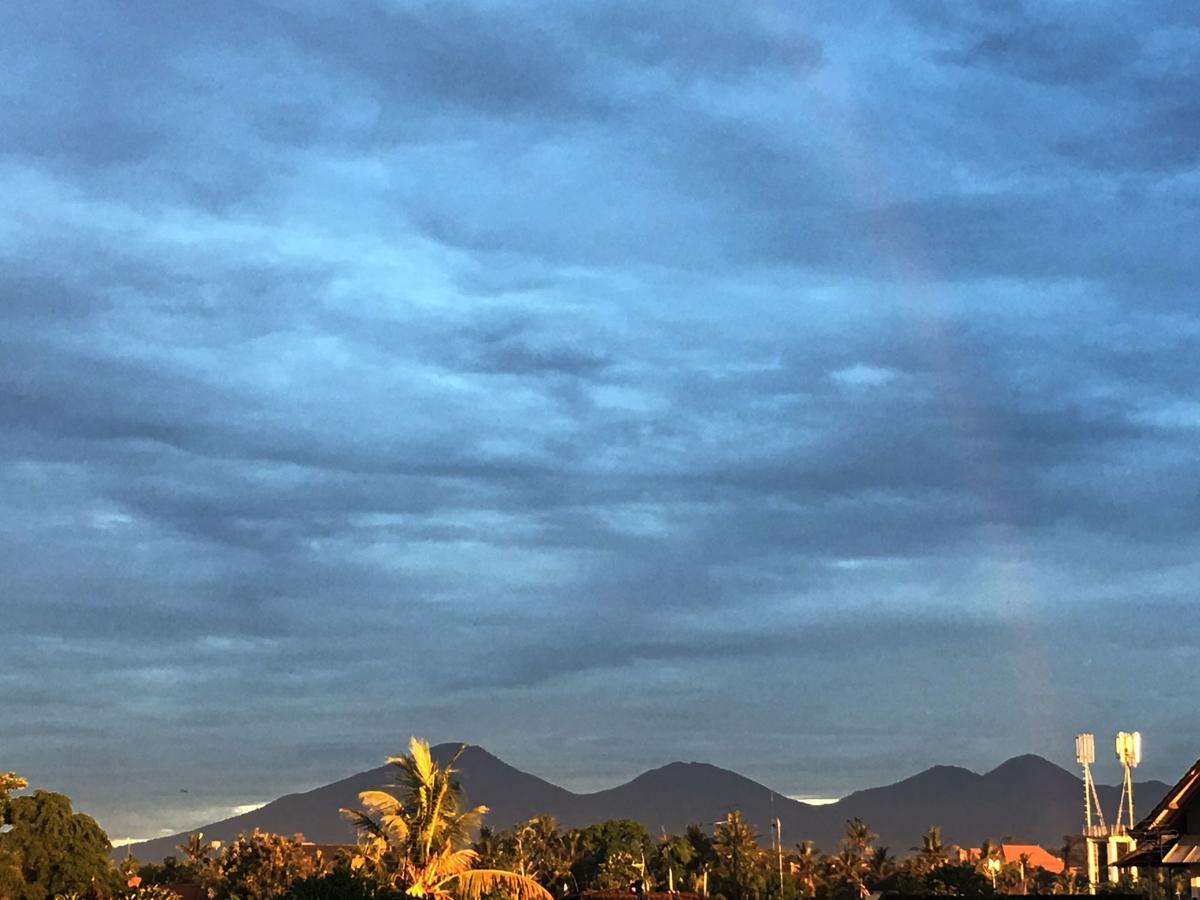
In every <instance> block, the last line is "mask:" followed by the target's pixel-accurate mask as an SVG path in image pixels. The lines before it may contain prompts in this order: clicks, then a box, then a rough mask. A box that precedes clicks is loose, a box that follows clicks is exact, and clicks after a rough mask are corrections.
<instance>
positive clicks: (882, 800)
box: [115, 744, 1168, 861]
mask: <svg viewBox="0 0 1200 900" xmlns="http://www.w3.org/2000/svg"><path fill="white" fill-rule="evenodd" d="M457 746H458V745H457V744H439V745H438V746H436V747H434V748H433V752H434V755H435V757H437V758H438V759H439V760H443V761H444V760H446V759H448V758H449V756H450V754H451V753H452V752H453V751H454V750H455V749H456V748H457ZM458 767H459V769H460V770H461V772H462V775H461V778H462V782H463V787H464V789H465V790H466V792H467V794H468V795H469V797H470V799H471V802H472V803H484V804H486V805H487V806H488V808H489V810H490V812H489V813H488V816H487V822H488V824H489V825H492V826H493V827H497V828H506V827H508V826H510V825H513V824H515V823H517V822H522V821H524V820H525V819H528V818H529V817H530V816H534V815H538V814H541V813H546V814H549V815H552V816H554V817H555V818H557V819H558V820H559V822H561V823H562V824H563V825H564V826H565V827H578V826H581V825H588V824H590V823H592V822H598V821H602V820H604V819H613V818H630V819H635V820H637V821H639V822H641V823H642V824H643V825H645V826H646V828H647V829H648V830H649V831H650V832H651V834H658V832H659V831H660V830H661V829H664V828H665V829H666V830H667V831H669V832H679V831H682V830H683V829H684V828H686V827H687V826H688V825H690V824H697V823H698V824H702V825H706V826H708V825H711V823H713V822H715V821H717V820H718V819H720V818H722V817H723V816H724V815H725V813H727V812H729V811H730V810H732V809H740V810H741V811H742V813H743V814H744V815H745V817H746V819H747V821H749V822H750V823H752V824H753V825H754V826H755V827H756V828H757V829H758V831H759V833H760V834H761V835H763V836H764V837H765V836H768V835H769V828H770V821H771V819H772V817H774V816H778V817H779V819H780V821H781V823H782V825H783V835H784V841H785V843H786V844H788V845H789V846H790V845H791V844H795V843H798V842H799V841H801V840H802V839H811V840H814V841H816V843H817V846H818V847H820V848H822V849H825V850H833V849H835V848H836V846H837V842H838V839H839V838H840V837H841V835H842V832H843V828H844V826H845V822H846V820H847V819H850V818H853V817H855V816H858V817H860V818H862V819H863V820H864V821H866V822H867V823H868V824H869V825H870V826H871V828H872V830H874V831H875V832H876V833H878V835H879V841H878V844H879V845H882V846H888V847H891V848H892V850H893V852H895V853H897V854H901V855H902V854H903V853H906V852H907V851H908V848H910V847H912V846H913V845H915V844H918V843H919V842H920V838H921V835H922V834H924V833H925V831H926V830H927V829H928V828H929V826H930V825H940V826H942V835H943V839H944V840H945V841H946V843H957V844H962V845H964V846H972V845H978V844H979V842H980V841H982V840H984V839H992V840H999V839H1003V838H1015V839H1017V840H1019V841H1025V842H1029V843H1039V844H1042V845H1044V846H1046V847H1047V848H1050V849H1057V848H1058V847H1059V846H1061V844H1062V839H1063V836H1064V835H1067V834H1071V833H1074V832H1076V831H1078V829H1079V826H1080V818H1081V809H1080V806H1081V802H1082V797H1083V786H1082V782H1081V781H1080V779H1078V778H1077V777H1075V776H1074V775H1073V774H1071V773H1070V772H1068V771H1067V770H1065V769H1063V768H1061V767H1060V766H1057V765H1055V764H1054V763H1052V762H1050V761H1049V760H1046V759H1043V758H1042V757H1040V756H1032V755H1025V756H1016V757H1013V758H1012V759H1010V760H1007V761H1006V762H1004V763H1002V764H1001V765H999V766H997V767H996V768H994V769H992V770H991V771H990V772H988V773H986V774H984V775H979V774H977V773H975V772H972V771H970V770H969V769H964V768H961V767H959V766H934V767H932V768H929V769H926V770H925V771H923V772H919V773H917V774H916V775H913V776H911V777H909V778H905V779H904V780H902V781H898V782H896V783H895V784H890V785H886V786H884V787H877V788H870V789H867V790H862V791H856V792H854V793H853V794H850V795H849V796H848V797H845V798H843V799H841V800H839V801H838V802H837V803H830V804H826V805H821V806H814V805H810V804H807V803H802V802H800V801H798V800H792V799H790V798H789V797H786V796H784V795H783V794H781V793H778V792H777V791H773V790H771V789H770V788H769V787H767V786H765V785H763V784H759V783H758V782H756V781H753V780H751V779H749V778H746V777H745V776H743V775H739V774H738V773H736V772H731V771H729V770H728V769H722V768H719V767H718V766H713V765H709V764H707V763H698V762H690V763H684V762H673V763H669V764H668V765H665V766H662V767H661V768H657V769H651V770H650V771H648V772H644V773H642V774H641V775H639V776H637V777H636V778H634V779H633V780H632V781H629V782H627V783H625V784H622V785H618V786H617V787H614V788H609V789H607V790H603V791H597V792H596V793H592V794H576V793H572V792H571V791H568V790H566V789H564V788H561V787H558V786H557V785H554V784H551V783H550V782H548V781H545V780H543V779H541V778H538V777H537V776H535V775H530V774H528V773H527V772H522V771H520V770H519V769H515V768H513V767H512V766H510V765H508V763H506V762H504V761H503V760H501V759H498V758H496V757H495V756H493V755H492V754H490V753H488V752H487V751H486V750H484V749H483V748H482V747H475V746H471V747H468V748H467V749H466V751H465V752H464V753H463V755H462V756H461V757H460V758H459V761H458ZM391 781H392V769H391V767H389V766H381V767H380V768H377V769H370V770H368V771H366V772H360V773H359V774H357V775H351V776H350V777H349V778H344V779H342V780H341V781H335V782H333V783H332V784H327V785H324V786H323V787H318V788H314V789H313V790H311V791H306V792H304V793H299V794H288V795H287V796H284V797H280V798H279V799H278V800H274V801H272V802H271V803H268V804H266V805H265V806H263V807H261V808H259V809H256V810H254V811H253V812H248V813H245V814H243V815H240V816H234V817H232V818H229V819H223V820H221V821H219V822H213V823H212V824H210V825H203V826H200V827H199V828H197V829H192V830H198V831H203V832H204V834H205V836H206V837H208V838H210V839H216V840H222V841H228V840H229V839H230V838H232V837H234V836H235V835H237V834H238V833H239V832H242V831H249V830H251V829H253V828H260V829H262V830H264V831H276V832H280V833H282V834H294V833H296V832H301V833H303V834H304V835H305V837H307V838H308V839H309V840H312V841H317V842H321V843H325V842H329V843H341V842H345V841H350V840H352V839H353V833H352V831H351V829H350V827H349V825H348V824H347V823H346V822H345V820H344V819H343V818H342V817H341V816H340V815H339V814H338V810H339V808H341V807H343V806H354V805H356V804H357V799H358V792H359V791H364V790H369V789H372V788H378V787H381V786H385V785H387V784H389V783H391ZM1167 790H1168V785H1166V784H1164V783H1162V782H1161V781H1146V782H1141V783H1139V784H1137V785H1135V796H1136V797H1137V798H1138V802H1139V804H1140V805H1141V806H1142V808H1143V809H1150V807H1151V806H1152V805H1153V804H1155V803H1157V802H1158V801H1159V800H1160V799H1162V797H1163V796H1164V795H1165V794H1166V792H1167ZM1099 792H1100V800H1101V802H1102V804H1103V805H1104V808H1105V809H1114V808H1115V807H1116V805H1117V798H1118V796H1119V789H1118V788H1116V787H1108V786H1101V787H1100V788H1099ZM186 835H187V832H180V833H179V834H175V835H171V836H169V837H164V838H157V839H155V840H151V841H143V842H141V843H138V844H131V845H129V847H128V848H126V847H122V848H120V849H119V850H118V851H115V855H124V854H125V853H126V852H127V850H128V851H131V852H133V853H134V855H136V856H137V857H138V858H139V859H141V860H143V861H146V860H157V859H162V858H163V857H165V856H169V855H172V854H174V853H175V852H176V850H175V847H176V845H177V844H179V843H181V842H182V841H183V839H184V838H185V837H186Z"/></svg>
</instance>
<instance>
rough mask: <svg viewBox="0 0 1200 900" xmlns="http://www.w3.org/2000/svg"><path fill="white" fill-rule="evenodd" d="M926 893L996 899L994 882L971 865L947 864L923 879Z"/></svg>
mask: <svg viewBox="0 0 1200 900" xmlns="http://www.w3.org/2000/svg"><path fill="white" fill-rule="evenodd" d="M922 883H923V884H924V886H925V890H926V892H928V893H930V894H938V895H941V896H950V897H994V896H995V895H996V892H995V891H994V890H992V882H991V880H990V879H989V878H987V877H986V876H985V875H983V874H982V873H980V872H979V870H978V869H977V868H976V867H975V866H973V865H971V864H970V863H963V864H961V865H960V864H957V863H955V864H946V865H942V866H938V867H937V868H935V869H933V870H932V871H930V872H928V873H927V874H926V875H925V877H924V878H923V879H922Z"/></svg>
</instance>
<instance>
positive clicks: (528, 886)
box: [454, 869, 554, 900]
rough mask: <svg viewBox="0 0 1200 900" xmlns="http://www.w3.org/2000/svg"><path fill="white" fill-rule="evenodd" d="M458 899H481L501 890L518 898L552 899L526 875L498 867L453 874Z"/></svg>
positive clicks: (521, 899)
mask: <svg viewBox="0 0 1200 900" xmlns="http://www.w3.org/2000/svg"><path fill="white" fill-rule="evenodd" d="M454 885H455V887H456V888H457V890H455V892H454V893H455V894H456V895H457V896H458V898H459V900H481V898H482V897H483V896H484V895H485V894H489V893H491V892H492V891H503V892H504V893H506V894H508V895H509V896H511V897H517V898H519V900H554V898H553V896H552V895H551V894H550V892H549V891H547V890H546V889H545V888H544V887H542V886H541V885H540V884H538V883H537V881H535V880H534V879H533V878H530V877H529V876H527V875H518V874H517V873H516V872H503V871H501V870H499V869H471V870H470V871H467V872H462V873H460V874H458V875H456V876H454Z"/></svg>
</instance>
